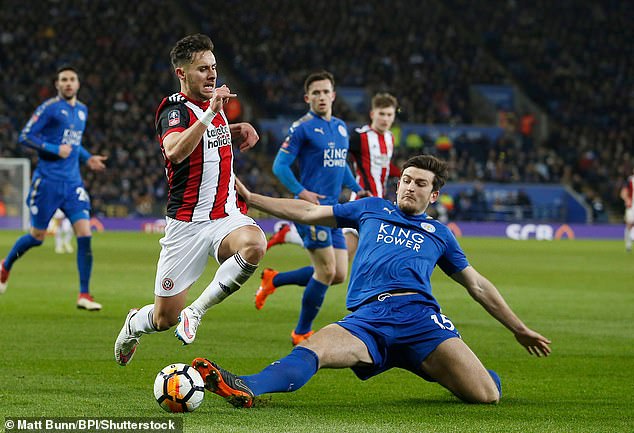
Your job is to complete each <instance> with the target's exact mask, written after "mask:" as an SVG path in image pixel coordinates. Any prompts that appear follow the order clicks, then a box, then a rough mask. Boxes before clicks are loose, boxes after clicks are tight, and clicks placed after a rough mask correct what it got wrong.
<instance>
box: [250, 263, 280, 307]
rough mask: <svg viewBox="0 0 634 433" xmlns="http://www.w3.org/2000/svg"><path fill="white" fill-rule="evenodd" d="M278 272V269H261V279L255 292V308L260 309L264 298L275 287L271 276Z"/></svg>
mask: <svg viewBox="0 0 634 433" xmlns="http://www.w3.org/2000/svg"><path fill="white" fill-rule="evenodd" d="M277 274H279V272H278V271H276V270H275V269H271V268H266V269H264V271H262V281H261V282H260V287H258V291H257V292H255V308H256V309H258V310H261V309H262V307H264V303H265V302H266V298H268V297H269V296H270V295H272V294H273V293H274V292H275V289H276V287H275V286H274V285H273V278H275V276H276V275H277Z"/></svg>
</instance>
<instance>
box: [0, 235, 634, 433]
mask: <svg viewBox="0 0 634 433" xmlns="http://www.w3.org/2000/svg"><path fill="white" fill-rule="evenodd" d="M18 235H19V233H18V232H0V254H2V255H5V254H6V253H7V251H8V250H9V248H10V247H11V245H12V244H13V242H14V241H15V239H16V237H17V236H18ZM158 239H159V236H158V235H149V234H142V233H97V234H96V235H95V236H94V241H93V251H94V257H95V262H94V271H93V279H92V289H93V293H94V295H95V297H96V299H97V300H98V301H99V302H102V303H103V304H104V309H103V311H101V312H95V313H90V312H85V311H79V310H77V309H76V308H75V299H76V296H77V293H76V291H77V289H76V288H77V274H76V267H75V255H74V254H71V255H58V254H55V253H54V252H53V248H52V242H53V241H52V239H49V240H47V242H46V243H45V244H44V245H43V246H42V247H40V248H37V249H34V250H31V251H30V252H29V253H28V254H27V255H26V256H25V257H24V258H22V259H21V260H20V261H18V262H17V263H16V265H15V266H14V268H13V270H12V275H11V280H10V285H9V289H8V291H7V293H6V294H4V295H2V296H0V319H1V320H0V322H1V326H2V330H1V332H0V348H1V350H0V414H2V415H3V416H89V417H96V416H102V417H139V416H140V417H145V416H147V417H170V416H174V417H178V416H183V417H184V423H185V424H184V425H185V431H187V432H311V433H316V432H382V433H383V432H425V431H429V432H539V433H543V432H632V431H634V398H633V397H632V394H633V391H634V373H633V372H634V338H633V336H632V330H633V326H632V320H633V319H634V256H633V255H628V254H626V253H625V252H624V249H623V245H622V242H618V241H555V242H546V241H541V242H539V241H525V242H518V241H511V240H505V239H489V238H467V239H462V240H461V243H462V245H463V248H464V249H465V251H466V252H467V255H468V257H469V259H470V261H471V263H472V264H473V265H474V266H475V267H476V268H477V269H478V270H480V271H481V272H482V273H483V274H484V275H486V276H487V277H489V279H491V280H492V281H493V282H494V283H495V284H496V285H497V287H498V288H499V289H500V290H501V292H502V293H503V295H504V296H505V298H506V300H507V301H508V302H509V303H510V305H511V306H512V307H513V309H514V310H515V312H516V313H518V315H519V316H520V317H521V318H522V319H523V320H524V321H525V322H526V323H527V324H528V325H529V326H530V327H533V328H534V329H536V330H537V331H539V332H541V333H542V334H544V335H546V336H547V337H549V338H551V339H552V341H553V344H552V348H553V353H552V356H550V357H549V358H546V359H544V358H541V359H538V358H534V357H531V356H529V355H528V354H527V353H526V352H525V351H524V349H523V348H522V347H521V346H520V345H519V344H517V343H516V342H515V340H514V338H513V336H512V335H511V333H510V332H508V331H507V330H506V329H505V328H503V327H502V325H500V324H499V323H498V322H496V321H495V320H494V319H493V318H492V317H490V316H489V315H488V314H487V313H486V312H485V311H484V310H483V309H482V308H481V307H480V306H479V305H477V304H476V303H475V302H474V301H473V300H471V299H470V298H469V296H468V294H467V293H466V291H465V290H464V289H463V288H462V287H460V286H458V285H457V284H456V283H454V282H453V281H452V280H450V279H449V278H448V277H446V276H445V275H444V274H443V273H442V272H441V271H437V272H436V273H435V274H434V278H433V283H434V292H435V294H436V296H437V298H438V299H439V301H440V303H441V305H442V306H443V312H444V314H446V315H447V316H448V317H450V318H451V319H452V321H453V322H454V324H455V325H456V326H457V327H458V329H459V330H460V331H461V333H462V335H463V338H464V340H465V341H466V342H467V344H469V346H471V348H472V349H473V350H474V351H475V353H476V354H477V355H478V356H479V357H480V359H481V360H482V361H483V362H484V364H485V366H487V367H488V368H492V369H494V370H496V371H497V372H498V373H499V374H500V376H501V378H502V382H503V392H504V395H503V399H502V401H501V402H500V404H498V405H496V406H477V405H466V404H462V403H460V402H459V401H458V400H457V399H456V398H454V397H453V396H452V395H451V394H450V393H449V392H448V391H446V390H444V389H443V388H441V387H440V386H439V385H437V384H432V383H427V382H425V381H423V380H421V379H419V378H417V377H415V376H414V375H412V374H410V373H408V372H405V371H401V370H392V371H389V372H387V373H385V374H383V375H380V376H379V377H376V378H373V379H371V380H368V381H366V382H361V381H359V380H358V379H357V378H356V377H355V376H354V375H353V373H352V372H351V371H349V370H323V371H320V372H319V373H318V374H317V376H316V377H314V378H313V380H312V381H310V382H309V383H308V384H307V385H306V386H305V387H304V388H302V389H300V390H299V391H297V392H295V393H288V394H274V395H273V396H272V397H270V398H269V399H268V400H266V401H264V402H263V403H262V404H260V405H259V406H258V407H255V408H253V409H250V410H246V409H234V408H233V407H231V406H229V405H228V404H226V403H225V402H224V401H223V400H222V399H220V398H218V397H217V396H215V395H212V394H210V393H207V395H206V397H205V401H204V402H203V404H202V405H201V407H200V408H199V409H198V410H197V411H196V412H194V413H191V414H185V415H171V414H167V413H165V412H163V411H162V410H161V409H160V408H159V406H158V405H157V404H156V402H155V401H154V398H153V394H152V383H153V381H154V377H155V375H156V373H157V372H158V371H159V370H160V369H161V368H163V367H164V366H166V365H168V364H170V363H173V362H186V363H188V362H190V361H191V360H192V359H193V358H194V357H196V356H206V357H209V358H211V359H212V360H216V361H217V362H218V363H219V364H220V365H222V366H223V367H225V368H227V369H229V370H231V371H234V372H237V373H241V374H248V373H254V372H257V371H259V370H260V369H261V368H263V367H264V366H266V365H267V364H268V363H269V362H271V361H274V360H275V359H278V358H280V357H282V356H284V355H286V354H287V353H288V352H289V350H290V349H291V346H290V340H289V334H290V331H291V329H292V328H293V325H294V324H295V321H296V319H297V315H298V310H299V304H300V299H301V289H300V288H298V287H292V286H289V287H285V288H282V289H280V290H278V291H277V292H276V293H275V295H273V296H272V297H271V298H269V300H268V302H267V305H266V306H265V308H264V309H263V310H262V311H256V310H255V308H254V306H253V295H254V293H255V290H256V288H257V286H258V282H259V278H258V277H259V275H258V276H256V277H254V278H252V279H251V280H250V281H249V282H247V284H245V285H244V286H243V288H242V289H241V290H240V291H239V292H238V293H236V294H235V295H233V296H232V297H231V298H229V299H228V300H227V301H225V302H224V303H222V304H220V305H218V306H216V307H214V308H212V309H211V310H210V311H209V313H208V314H207V316H206V317H205V318H204V320H203V322H202V324H201V326H200V328H199V331H198V337H197V339H196V342H195V343H194V344H193V345H191V346H187V347H183V346H182V345H181V344H180V343H179V342H178V341H177V340H176V338H175V337H174V335H173V333H172V332H171V331H170V332H164V333H161V334H157V335H151V336H144V337H143V339H142V340H141V344H140V346H139V350H138V351H137V354H136V356H135V359H134V360H133V361H132V362H131V364H130V365H129V366H127V367H125V368H124V367H120V366H118V365H117V364H116V363H115V362H114V359H113V343H114V339H115V337H116V335H117V333H118V332H119V329H120V327H121V325H122V322H123V319H124V318H125V315H126V312H127V311H128V309H129V308H131V307H140V306H142V305H145V304H147V303H149V302H151V301H152V299H153V284H154V273H155V266H156V260H157V257H158V252H159V245H158ZM307 263H308V258H307V255H306V254H305V253H304V252H303V251H302V250H300V249H299V248H297V247H295V246H280V247H276V248H274V249H272V250H271V251H270V252H269V253H268V254H267V255H266V257H265V258H264V261H263V263H262V266H272V267H275V268H278V269H281V270H290V269H293V268H296V267H299V266H304V265H306V264H307ZM215 269H216V265H215V262H213V261H210V266H209V268H208V270H207V272H206V273H205V274H204V275H203V277H202V278H201V279H200V280H199V281H198V282H197V283H196V284H195V285H194V287H193V289H192V290H191V293H190V299H191V300H193V299H194V297H195V296H197V294H198V293H200V291H201V290H202V289H203V288H204V287H205V286H206V284H207V283H208V282H209V281H210V279H211V277H212V273H213V272H214V271H215ZM344 297H345V285H339V286H336V287H332V288H331V289H330V290H329V292H328V295H327V297H326V301H325V304H324V306H323V307H322V310H321V312H320V315H319V316H318V318H317V321H316V326H317V327H321V326H323V325H326V324H328V323H330V322H333V321H335V320H337V319H339V318H340V317H342V316H343V315H344V313H345V307H344Z"/></svg>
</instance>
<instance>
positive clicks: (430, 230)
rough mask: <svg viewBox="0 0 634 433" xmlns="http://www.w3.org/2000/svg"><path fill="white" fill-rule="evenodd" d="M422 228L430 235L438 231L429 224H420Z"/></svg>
mask: <svg viewBox="0 0 634 433" xmlns="http://www.w3.org/2000/svg"><path fill="white" fill-rule="evenodd" d="M420 228H422V229H423V230H425V231H426V232H429V233H434V232H435V231H436V227H434V226H433V225H431V224H429V223H420Z"/></svg>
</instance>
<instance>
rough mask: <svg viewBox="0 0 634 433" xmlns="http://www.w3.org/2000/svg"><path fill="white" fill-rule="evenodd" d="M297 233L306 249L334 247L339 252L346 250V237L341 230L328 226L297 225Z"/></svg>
mask: <svg viewBox="0 0 634 433" xmlns="http://www.w3.org/2000/svg"><path fill="white" fill-rule="evenodd" d="M295 227H296V228H297V233H299V235H300V236H301V237H302V240H303V241H304V247H305V248H306V249H308V250H314V249H317V248H326V247H330V246H332V247H334V248H336V249H338V250H345V249H346V237H345V236H344V235H343V231H342V230H341V229H337V228H332V227H327V226H307V225H304V224H297V223H296V224H295Z"/></svg>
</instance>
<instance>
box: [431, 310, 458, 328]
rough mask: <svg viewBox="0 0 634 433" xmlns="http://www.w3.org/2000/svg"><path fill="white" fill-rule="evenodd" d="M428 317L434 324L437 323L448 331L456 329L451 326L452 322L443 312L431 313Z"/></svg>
mask: <svg viewBox="0 0 634 433" xmlns="http://www.w3.org/2000/svg"><path fill="white" fill-rule="evenodd" d="M429 317H430V319H431V320H433V321H434V322H435V323H436V325H438V327H439V328H440V329H446V330H448V331H453V330H454V329H456V327H455V326H453V323H451V320H449V318H448V317H447V316H445V315H444V314H432V315H431V316H429Z"/></svg>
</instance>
